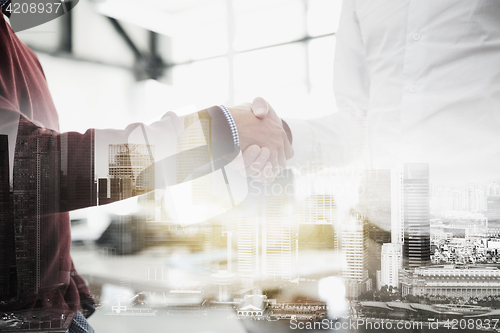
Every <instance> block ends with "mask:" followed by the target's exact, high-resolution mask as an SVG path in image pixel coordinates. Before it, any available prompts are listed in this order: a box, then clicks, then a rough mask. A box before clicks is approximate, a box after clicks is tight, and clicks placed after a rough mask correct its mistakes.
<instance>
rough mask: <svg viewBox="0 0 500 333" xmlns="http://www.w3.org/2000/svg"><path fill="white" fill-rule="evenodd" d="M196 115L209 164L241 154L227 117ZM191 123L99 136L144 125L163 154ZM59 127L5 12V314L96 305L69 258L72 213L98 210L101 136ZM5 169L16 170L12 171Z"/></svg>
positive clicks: (172, 119) (1, 64) (0, 178)
mask: <svg viewBox="0 0 500 333" xmlns="http://www.w3.org/2000/svg"><path fill="white" fill-rule="evenodd" d="M194 116H195V117H196V119H201V118H205V119H206V117H207V116H208V117H209V119H210V123H211V129H210V134H207V135H206V138H207V141H208V145H209V146H210V147H209V149H208V151H209V152H210V156H209V158H210V159H211V160H213V161H226V162H227V158H228V156H231V158H234V157H235V153H237V150H235V149H234V143H233V138H232V133H231V129H230V127H229V125H228V123H227V121H226V119H225V116H224V114H223V113H222V111H221V110H220V109H219V108H217V107H212V108H209V109H207V110H204V111H201V112H199V113H198V114H197V115H196V114H194ZM189 117H191V115H190V116H187V117H186V118H182V117H177V116H176V115H175V114H173V113H171V112H169V113H167V114H166V115H165V116H164V117H163V118H162V120H160V121H158V122H156V123H153V124H151V125H149V126H145V125H143V124H132V125H130V126H128V127H127V128H126V129H125V130H99V133H100V136H101V137H106V136H108V137H113V138H114V139H115V140H116V138H120V140H123V142H127V137H128V136H129V135H130V133H131V132H133V131H134V129H137V128H138V126H142V128H143V129H144V128H146V129H147V132H148V133H151V140H156V141H155V142H154V143H155V144H156V146H157V148H158V147H160V146H165V145H166V144H167V143H171V142H175V138H176V137H177V135H178V134H179V133H181V132H182V131H183V130H184V129H185V128H186V126H187V125H188V124H190V122H191V121H190V120H189V119H188V118H189ZM58 129H59V123H58V115H57V112H56V109H55V106H54V103H53V101H52V98H51V95H50V92H49V89H48V86H47V82H46V79H45V76H44V73H43V70H42V68H41V66H40V63H39V62H38V59H37V57H36V56H35V54H34V53H33V52H32V51H31V50H30V49H29V48H28V47H27V46H25V45H24V44H23V43H21V42H20V41H19V39H18V38H17V37H16V35H15V34H14V32H13V31H12V29H11V28H10V26H9V25H8V24H7V22H6V21H5V18H4V16H3V15H1V14H0V168H3V169H2V170H0V311H16V310H25V309H28V310H31V309H40V308H41V309H52V310H56V311H59V312H60V311H63V312H65V311H69V312H75V311H76V310H81V309H82V308H86V307H88V306H89V305H90V306H91V305H93V301H92V298H91V295H90V292H89V290H88V288H87V286H86V285H85V283H84V281H83V279H82V278H81V277H80V276H79V275H78V274H77V272H76V271H75V269H74V267H73V263H72V260H71V257H70V246H71V235H70V221H69V215H68V213H67V212H68V211H70V210H73V209H79V208H84V207H89V206H93V205H96V204H97V202H96V193H95V188H94V185H93V184H94V179H93V172H92V170H93V168H94V152H95V151H98V150H97V149H95V147H94V145H95V142H94V138H95V136H94V132H96V133H97V130H92V129H91V130H88V131H87V132H86V133H84V134H80V133H76V132H70V133H63V134H60V133H58ZM5 134H7V135H5ZM154 138H156V139H154ZM9 140H10V142H7V141H9ZM6 147H8V149H7V148H6ZM7 150H8V151H7ZM9 154H10V158H9V156H7V155H9ZM192 154H199V153H198V151H196V150H194V151H193V152H192V153H191V154H189V152H188V154H185V157H179V158H191V157H192V156H191V155H192ZM179 156H180V155H179ZM183 156H184V155H183ZM197 157H198V159H199V155H198V156H197ZM9 161H11V162H10V165H9ZM12 161H13V162H12ZM160 166H161V164H160ZM7 168H9V169H12V171H11V172H6V170H5V169H7ZM10 175H12V186H10V184H9V179H8V178H9V176H10Z"/></svg>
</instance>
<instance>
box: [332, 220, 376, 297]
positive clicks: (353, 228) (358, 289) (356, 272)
mask: <svg viewBox="0 0 500 333" xmlns="http://www.w3.org/2000/svg"><path fill="white" fill-rule="evenodd" d="M340 229H341V237H340V239H341V247H342V250H341V251H342V257H343V258H344V259H345V264H344V265H343V267H342V278H343V279H344V281H345V284H346V296H347V297H348V298H350V299H353V298H357V297H358V296H359V295H360V294H361V293H363V292H365V291H368V290H371V287H372V281H371V279H370V278H369V276H368V247H367V245H368V244H367V242H368V230H367V225H366V220H365V218H364V216H362V215H359V214H350V215H349V216H346V217H344V221H343V223H341V226H340Z"/></svg>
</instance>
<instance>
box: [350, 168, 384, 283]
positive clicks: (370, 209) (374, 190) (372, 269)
mask: <svg viewBox="0 0 500 333" xmlns="http://www.w3.org/2000/svg"><path fill="white" fill-rule="evenodd" d="M356 210H357V212H358V213H360V214H362V215H364V216H365V218H366V219H367V222H368V225H367V227H368V245H367V246H368V256H369V258H368V274H369V276H370V278H371V279H372V281H375V280H376V272H377V271H378V270H380V265H381V251H382V244H384V243H389V242H390V241H391V171H390V170H366V171H364V172H363V173H362V179H361V191H360V194H359V202H358V205H357V209H356Z"/></svg>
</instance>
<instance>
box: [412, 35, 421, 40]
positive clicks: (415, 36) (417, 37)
mask: <svg viewBox="0 0 500 333" xmlns="http://www.w3.org/2000/svg"><path fill="white" fill-rule="evenodd" d="M420 37H421V36H420V34H413V40H419V39H420Z"/></svg>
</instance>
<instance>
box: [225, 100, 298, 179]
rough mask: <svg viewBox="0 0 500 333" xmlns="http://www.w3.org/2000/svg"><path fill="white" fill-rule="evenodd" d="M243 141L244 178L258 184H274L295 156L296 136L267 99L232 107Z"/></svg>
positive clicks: (241, 143) (241, 145)
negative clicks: (292, 134)
mask: <svg viewBox="0 0 500 333" xmlns="http://www.w3.org/2000/svg"><path fill="white" fill-rule="evenodd" d="M229 112H230V113H231V115H232V117H233V119H234V122H235V124H236V128H237V129H238V135H239V139H240V149H241V151H242V152H243V154H242V156H241V157H239V158H243V162H244V163H242V164H241V165H244V169H241V170H240V172H242V173H243V174H244V175H246V176H249V177H252V178H253V179H255V180H258V181H265V182H272V181H274V179H275V177H276V176H277V175H278V174H279V173H280V172H281V171H282V170H283V169H284V168H285V166H286V160H288V159H290V158H292V157H293V154H294V151H293V148H292V145H291V142H292V137H291V133H290V131H289V130H287V131H286V130H285V128H287V129H288V126H287V125H286V124H284V123H283V121H282V120H281V118H279V117H278V115H277V114H276V112H275V111H274V109H273V108H272V107H271V106H270V105H269V103H267V102H266V101H265V100H264V99H263V98H261V97H257V98H255V99H254V100H253V102H252V104H250V103H245V104H242V105H238V106H235V107H232V108H229Z"/></svg>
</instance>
